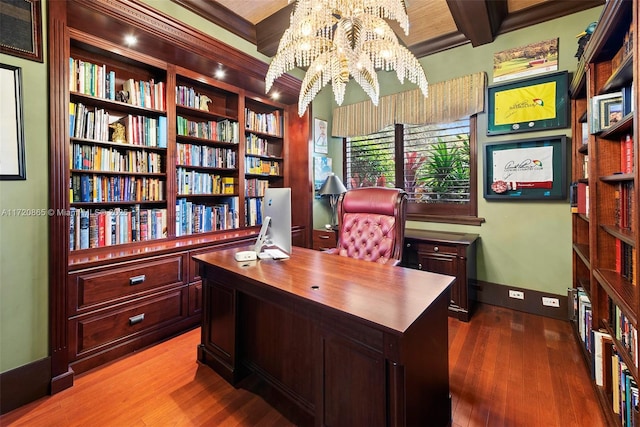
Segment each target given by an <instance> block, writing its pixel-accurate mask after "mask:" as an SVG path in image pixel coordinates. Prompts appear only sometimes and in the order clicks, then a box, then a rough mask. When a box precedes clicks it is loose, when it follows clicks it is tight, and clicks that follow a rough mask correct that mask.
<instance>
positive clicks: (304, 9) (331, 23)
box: [265, 0, 428, 116]
mask: <svg viewBox="0 0 640 427" xmlns="http://www.w3.org/2000/svg"><path fill="white" fill-rule="evenodd" d="M292 1H296V2H297V4H296V6H295V9H294V11H293V13H292V14H291V20H290V23H291V24H290V26H289V28H287V30H286V31H285V32H284V34H283V36H282V39H281V40H280V45H279V46H278V52H277V53H276V55H275V56H274V58H273V61H272V62H271V65H270V66H269V70H268V71H267V76H266V79H265V82H266V92H269V90H270V89H271V86H272V85H273V82H274V80H275V79H277V78H278V77H280V76H281V75H282V74H284V73H286V72H287V71H290V70H292V69H293V68H295V67H301V68H305V67H306V68H307V73H306V74H305V76H304V79H303V81H302V87H301V89H300V97H299V99H298V114H299V115H300V116H302V115H303V114H304V112H305V110H306V109H307V106H308V105H309V103H310V102H311V101H312V100H313V98H314V97H315V96H316V95H317V94H318V92H319V91H320V89H322V88H323V87H324V86H326V85H327V83H329V82H331V85H332V86H333V94H334V96H335V99H336V102H337V103H338V105H342V102H343V101H344V92H345V88H346V85H347V82H348V81H349V78H350V76H351V77H353V79H354V80H355V81H356V82H358V84H359V85H360V86H361V87H362V89H364V91H365V93H366V94H367V95H368V96H369V97H370V98H371V101H372V102H373V104H374V105H378V99H379V96H380V88H379V85H378V77H377V75H376V69H380V70H385V71H390V70H395V71H396V74H397V76H398V80H400V83H404V80H405V79H408V80H409V81H411V82H413V83H415V84H417V85H418V87H419V88H420V90H421V91H422V93H423V95H424V96H427V95H428V83H427V79H426V77H425V75H424V70H423V69H422V66H421V65H420V63H419V62H418V60H417V59H416V57H415V56H413V54H412V53H411V52H409V50H408V49H407V48H406V47H404V46H401V45H400V44H399V43H398V38H397V36H396V35H395V33H394V32H393V30H392V29H391V27H390V26H389V24H388V23H387V22H386V21H385V20H395V21H397V22H398V24H399V25H400V28H402V29H403V30H404V32H405V34H408V33H409V17H408V16H407V10H406V6H405V0H289V2H290V3H291V2H292Z"/></svg>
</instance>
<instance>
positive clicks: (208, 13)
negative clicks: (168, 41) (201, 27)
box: [172, 0, 256, 44]
mask: <svg viewBox="0 0 640 427" xmlns="http://www.w3.org/2000/svg"><path fill="white" fill-rule="evenodd" d="M172 1H173V2H174V3H177V4H179V5H180V6H182V7H184V8H185V9H188V10H190V11H192V12H193V13H195V14H196V15H198V16H201V17H202V18H204V19H206V20H208V21H211V22H213V23H214V24H216V25H218V26H219V27H222V28H224V29H226V30H228V31H229V32H231V33H233V34H235V35H236V36H238V37H241V38H243V39H245V40H247V41H248V42H249V43H253V44H256V28H255V27H254V25H253V24H252V23H251V22H249V21H247V20H246V19H244V18H243V17H241V16H239V15H238V14H236V13H234V12H233V11H231V10H229V9H227V8H226V7H224V6H223V5H221V4H220V3H217V2H215V1H206V0H172Z"/></svg>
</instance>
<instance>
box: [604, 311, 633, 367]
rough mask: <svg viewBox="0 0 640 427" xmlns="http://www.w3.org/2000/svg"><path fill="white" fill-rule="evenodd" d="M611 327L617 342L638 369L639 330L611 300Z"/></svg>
mask: <svg viewBox="0 0 640 427" xmlns="http://www.w3.org/2000/svg"><path fill="white" fill-rule="evenodd" d="M609 325H610V326H611V329H612V330H613V332H614V333H615V335H616V340H617V341H618V342H619V343H620V345H622V347H623V348H624V349H625V350H626V351H627V353H629V355H630V356H631V359H632V360H633V363H634V364H635V367H636V368H638V351H637V348H638V330H637V329H636V327H635V326H634V325H633V323H631V321H630V320H629V318H628V317H627V316H626V315H625V314H624V313H623V312H622V310H621V309H620V307H618V306H617V305H616V304H615V303H614V302H613V300H611V299H609Z"/></svg>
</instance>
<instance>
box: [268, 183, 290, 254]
mask: <svg viewBox="0 0 640 427" xmlns="http://www.w3.org/2000/svg"><path fill="white" fill-rule="evenodd" d="M267 217H269V218H270V224H269V228H268V230H267V238H266V239H265V241H264V246H265V247H269V246H276V247H278V248H279V249H280V250H282V251H284V252H286V253H287V254H290V253H291V188H272V187H269V188H267V189H266V190H265V191H264V198H263V199H262V218H265V219H266V218H267Z"/></svg>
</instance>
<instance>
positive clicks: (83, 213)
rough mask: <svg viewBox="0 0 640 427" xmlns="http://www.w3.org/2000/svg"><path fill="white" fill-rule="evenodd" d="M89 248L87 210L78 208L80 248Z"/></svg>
mask: <svg viewBox="0 0 640 427" xmlns="http://www.w3.org/2000/svg"><path fill="white" fill-rule="evenodd" d="M79 249H89V210H88V209H80V248H79Z"/></svg>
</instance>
